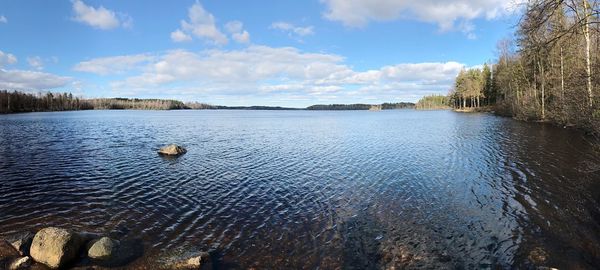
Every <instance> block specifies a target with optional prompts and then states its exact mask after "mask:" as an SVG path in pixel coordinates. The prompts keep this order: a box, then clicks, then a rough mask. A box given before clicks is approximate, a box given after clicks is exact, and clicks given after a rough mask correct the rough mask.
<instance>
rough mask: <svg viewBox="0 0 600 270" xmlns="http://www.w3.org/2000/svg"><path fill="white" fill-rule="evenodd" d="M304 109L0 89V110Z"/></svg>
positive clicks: (357, 107)
mask: <svg viewBox="0 0 600 270" xmlns="http://www.w3.org/2000/svg"><path fill="white" fill-rule="evenodd" d="M414 106H415V104H414V103H408V102H400V103H383V104H376V105H372V104H350V105H345V104H332V105H313V106H309V107H308V108H306V110H369V109H374V108H376V109H377V110H379V109H383V110H390V109H410V108H414ZM182 109H192V110H304V109H297V108H285V107H277V106H220V105H210V104H206V103H199V102H188V103H183V102H181V101H178V100H171V99H138V98H94V99H84V98H79V97H75V96H73V94H71V93H51V92H48V93H45V94H42V93H36V94H31V93H24V92H19V91H7V90H2V91H0V113H20V112H48V111H73V110H182Z"/></svg>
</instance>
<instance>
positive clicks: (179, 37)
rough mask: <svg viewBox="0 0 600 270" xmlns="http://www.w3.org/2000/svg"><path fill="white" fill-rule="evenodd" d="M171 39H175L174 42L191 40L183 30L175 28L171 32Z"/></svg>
mask: <svg viewBox="0 0 600 270" xmlns="http://www.w3.org/2000/svg"><path fill="white" fill-rule="evenodd" d="M171 40H173V41H175V42H185V41H191V40H192V37H191V36H190V35H188V34H186V33H184V32H183V31H181V30H179V29H177V30H175V31H173V32H171Z"/></svg>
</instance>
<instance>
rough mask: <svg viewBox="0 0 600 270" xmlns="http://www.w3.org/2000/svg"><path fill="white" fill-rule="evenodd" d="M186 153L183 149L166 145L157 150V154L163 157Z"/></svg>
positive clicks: (174, 145) (173, 145)
mask: <svg viewBox="0 0 600 270" xmlns="http://www.w3.org/2000/svg"><path fill="white" fill-rule="evenodd" d="M186 152H187V150H186V149H185V148H183V147H181V146H179V145H176V144H171V145H167V146H164V147H161V148H160V149H159V150H158V154H160V155H165V156H179V155H183V154H185V153H186Z"/></svg>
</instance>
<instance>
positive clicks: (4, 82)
mask: <svg viewBox="0 0 600 270" xmlns="http://www.w3.org/2000/svg"><path fill="white" fill-rule="evenodd" d="M71 81H72V79H71V78H69V77H62V76H57V75H54V74H50V73H45V72H38V71H27V70H5V69H0V89H7V90H25V91H28V90H48V89H54V88H58V87H64V86H66V85H68V84H69V83H70V82H71Z"/></svg>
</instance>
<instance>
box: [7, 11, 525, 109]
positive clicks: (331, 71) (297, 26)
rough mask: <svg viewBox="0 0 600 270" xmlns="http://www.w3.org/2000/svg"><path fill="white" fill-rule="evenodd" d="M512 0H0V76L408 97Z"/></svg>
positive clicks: (117, 87) (189, 92)
mask: <svg viewBox="0 0 600 270" xmlns="http://www.w3.org/2000/svg"><path fill="white" fill-rule="evenodd" d="M520 1H522V0H514V1H506V0H445V1H443V0H421V1H411V0H372V1H367V0H314V1H294V0H279V1H264V0H259V1H239V0H237V1H234V0H219V1H217V0H203V1H196V0H188V1H141V0H137V1H135V0H132V1H120V0H108V1H94V0H72V1H69V0H66V1H58V0H57V1H44V0H20V1H9V0H1V1H0V36H2V38H1V42H0V89H10V90H13V89H14V90H23V91H30V92H39V91H48V90H50V91H69V92H73V93H74V94H76V95H79V96H83V97H142V98H174V99H179V100H184V101H199V102H207V103H212V104H221V105H278V106H291V107H304V106H307V105H310V104H316V103H381V102H399V101H416V100H417V99H418V98H420V97H421V96H423V95H426V94H432V93H441V94H445V93H446V92H447V91H448V89H449V88H450V87H451V84H452V80H453V79H454V77H455V76H456V74H457V73H458V71H459V70H460V69H461V68H465V67H473V66H478V65H481V64H483V63H484V62H487V61H491V60H493V59H494V58H495V53H494V50H495V46H496V43H497V41H498V40H500V39H502V38H507V37H511V35H512V32H513V28H514V25H515V24H516V22H517V20H518V6H519V4H520V3H521V2H520Z"/></svg>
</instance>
